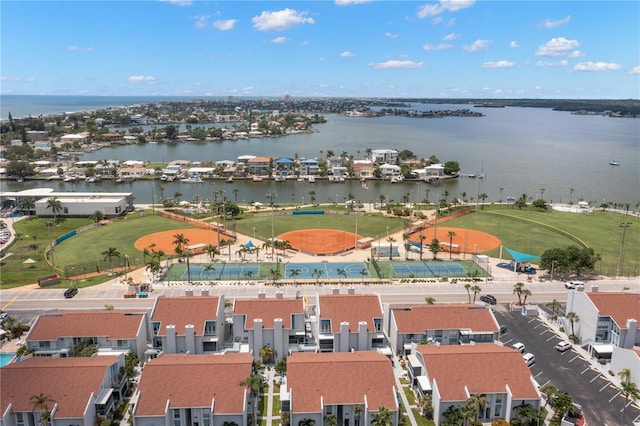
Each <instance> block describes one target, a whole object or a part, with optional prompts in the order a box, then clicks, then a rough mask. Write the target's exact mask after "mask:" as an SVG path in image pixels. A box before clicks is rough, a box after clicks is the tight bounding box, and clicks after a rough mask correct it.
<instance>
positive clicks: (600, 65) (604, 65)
mask: <svg viewBox="0 0 640 426" xmlns="http://www.w3.org/2000/svg"><path fill="white" fill-rule="evenodd" d="M620 68H622V66H621V65H620V64H616V63H615V62H581V63H579V64H576V65H575V66H574V67H573V70H574V71H610V70H619V69H620Z"/></svg>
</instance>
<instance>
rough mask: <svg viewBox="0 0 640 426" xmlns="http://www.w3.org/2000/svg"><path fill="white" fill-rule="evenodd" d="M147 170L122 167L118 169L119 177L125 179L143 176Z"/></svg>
mask: <svg viewBox="0 0 640 426" xmlns="http://www.w3.org/2000/svg"><path fill="white" fill-rule="evenodd" d="M146 171H147V169H145V168H144V167H122V168H121V169H120V177H121V178H125V179H136V178H139V177H142V176H144V174H145V173H146Z"/></svg>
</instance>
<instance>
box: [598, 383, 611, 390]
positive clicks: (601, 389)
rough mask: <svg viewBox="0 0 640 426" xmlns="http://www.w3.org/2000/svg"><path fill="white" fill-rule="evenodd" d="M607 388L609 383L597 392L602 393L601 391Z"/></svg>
mask: <svg viewBox="0 0 640 426" xmlns="http://www.w3.org/2000/svg"><path fill="white" fill-rule="evenodd" d="M608 386H609V383H607V384H606V385H604V386H603V387H601V388H600V390H599V391H598V392H602V391H603V390H605V389H606V388H607V387H608Z"/></svg>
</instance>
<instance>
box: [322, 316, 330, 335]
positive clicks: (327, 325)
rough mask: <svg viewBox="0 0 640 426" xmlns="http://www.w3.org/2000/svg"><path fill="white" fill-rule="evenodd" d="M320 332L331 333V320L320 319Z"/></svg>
mask: <svg viewBox="0 0 640 426" xmlns="http://www.w3.org/2000/svg"><path fill="white" fill-rule="evenodd" d="M320 332H321V333H331V320H328V319H323V320H320Z"/></svg>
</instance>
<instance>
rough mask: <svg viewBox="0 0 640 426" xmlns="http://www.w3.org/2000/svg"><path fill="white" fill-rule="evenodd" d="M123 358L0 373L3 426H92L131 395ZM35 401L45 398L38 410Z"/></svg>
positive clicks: (61, 361)
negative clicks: (44, 425)
mask: <svg viewBox="0 0 640 426" xmlns="http://www.w3.org/2000/svg"><path fill="white" fill-rule="evenodd" d="M123 366H124V355H109V356H93V357H83V358H50V357H48V358H44V357H31V358H26V359H24V358H23V359H22V360H21V361H20V362H14V363H11V364H7V365H5V366H4V367H2V368H0V383H2V386H0V413H1V416H2V417H0V425H2V426H39V425H42V424H43V422H44V421H45V419H46V418H43V416H48V418H49V419H48V421H47V422H46V424H48V425H51V426H93V425H95V422H96V417H97V416H98V415H101V416H108V415H110V414H111V413H113V411H114V410H115V409H116V407H117V404H118V403H119V402H120V401H122V399H123V397H124V395H125V393H126V391H127V386H128V382H127V377H126V376H124V375H123V374H121V372H120V370H121V367H123ZM34 395H36V396H39V395H42V396H43V397H44V398H43V399H44V400H43V401H39V402H41V403H42V406H40V407H34Z"/></svg>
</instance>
